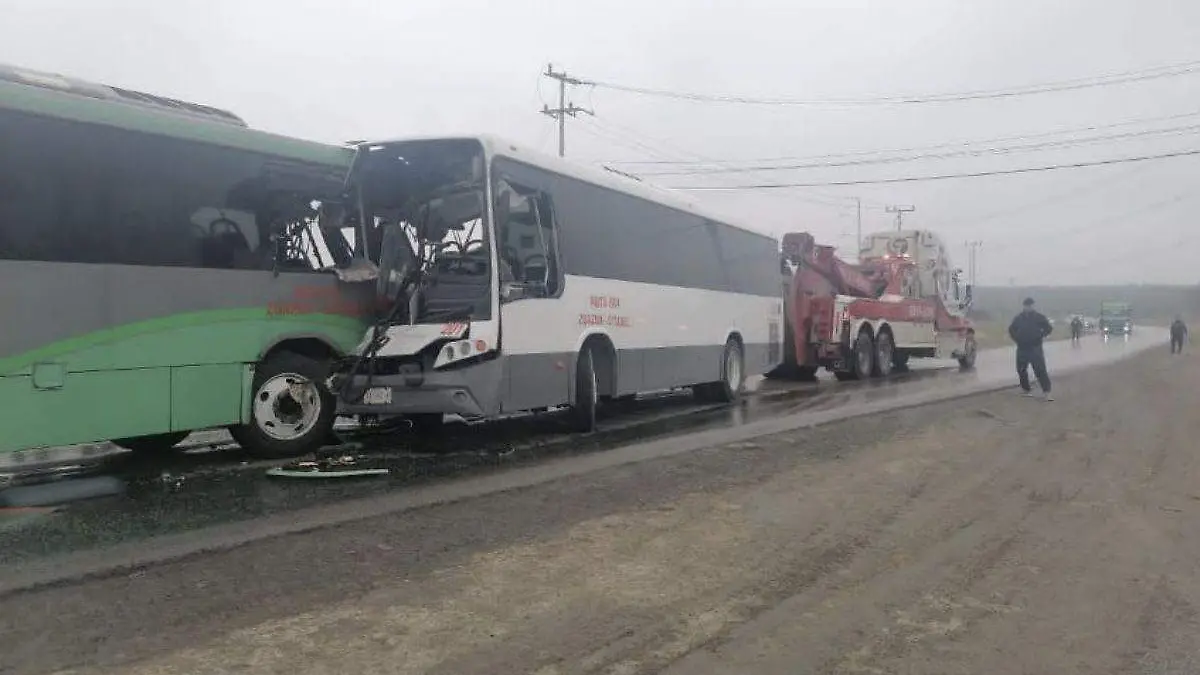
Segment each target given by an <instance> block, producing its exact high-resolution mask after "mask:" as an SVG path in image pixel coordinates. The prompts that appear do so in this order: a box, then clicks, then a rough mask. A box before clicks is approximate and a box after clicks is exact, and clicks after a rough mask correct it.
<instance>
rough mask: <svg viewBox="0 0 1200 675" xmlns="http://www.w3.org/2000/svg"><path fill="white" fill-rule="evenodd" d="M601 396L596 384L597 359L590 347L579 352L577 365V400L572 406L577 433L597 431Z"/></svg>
mask: <svg viewBox="0 0 1200 675" xmlns="http://www.w3.org/2000/svg"><path fill="white" fill-rule="evenodd" d="M599 403H600V396H599V392H598V386H597V382H596V359H595V357H594V356H593V354H592V349H591V347H590V346H585V347H584V348H583V350H582V351H580V352H579V358H578V359H577V360H576V363H575V400H574V402H573V403H572V404H571V421H572V424H571V426H572V427H574V429H575V431H579V432H582V433H589V432H592V431H595V430H596V408H597V406H598V405H599Z"/></svg>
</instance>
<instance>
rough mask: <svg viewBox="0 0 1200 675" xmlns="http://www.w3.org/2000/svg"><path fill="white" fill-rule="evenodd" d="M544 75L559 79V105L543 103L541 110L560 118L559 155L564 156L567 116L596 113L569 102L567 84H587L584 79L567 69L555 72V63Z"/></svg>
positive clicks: (548, 66)
mask: <svg viewBox="0 0 1200 675" xmlns="http://www.w3.org/2000/svg"><path fill="white" fill-rule="evenodd" d="M544 75H545V76H546V77H548V78H550V79H552V80H558V107H557V108H551V107H550V106H548V105H546V104H544V103H543V104H542V111H541V112H542V114H543V115H546V116H547V117H551V118H554V119H556V120H558V156H559V157H562V156H564V155H565V154H566V152H567V116H568V115H570V116H571V117H576V116H577V115H578V114H579V113H584V114H587V115H595V114H596V113H594V112H592V111H591V110H588V109H587V108H580V107H579V106H576V105H575V104H574V103H567V85H568V84H569V85H572V86H574V85H577V84H585V82H584V81H583V80H580V79H579V78H575V77H571V76H570V75H567V73H566V71H562V72H555V71H554V64H548V65H547V66H546V72H545V73H544Z"/></svg>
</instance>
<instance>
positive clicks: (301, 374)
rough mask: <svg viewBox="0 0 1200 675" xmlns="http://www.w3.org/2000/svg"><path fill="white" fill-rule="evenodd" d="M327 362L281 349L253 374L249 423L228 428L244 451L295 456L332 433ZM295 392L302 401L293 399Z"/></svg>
mask: <svg viewBox="0 0 1200 675" xmlns="http://www.w3.org/2000/svg"><path fill="white" fill-rule="evenodd" d="M328 374H329V362H327V361H323V360H317V359H312V358H309V357H307V356H302V355H300V354H296V353H294V352H279V353H277V354H275V355H274V356H271V357H270V358H268V359H267V360H266V361H264V362H263V363H261V364H259V366H258V368H257V370H256V372H255V373H254V385H253V389H252V391H253V395H252V397H251V404H250V423H249V424H240V425H237V426H234V427H230V429H229V433H230V434H232V435H233V438H234V440H236V441H237V442H238V444H239V445H241V446H242V449H243V450H245V451H246V453H247V454H250V455H253V456H254V457H262V458H270V459H274V458H281V457H296V456H298V455H304V454H308V453H310V452H314V451H316V450H318V449H319V448H320V447H321V446H322V445H324V444H325V442H326V441H327V440H328V439H329V438H330V436H331V434H332V432H333V420H334V417H335V416H336V414H337V400H336V398H335V397H334V395H333V393H332V392H330V391H329V390H328V389H327V388H326V387H325V378H326V376H327V375H328ZM294 392H295V393H296V394H298V395H299V396H300V398H301V399H302V400H299V401H298V400H297V399H296V398H295V396H294Z"/></svg>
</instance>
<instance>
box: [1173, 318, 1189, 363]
mask: <svg viewBox="0 0 1200 675" xmlns="http://www.w3.org/2000/svg"><path fill="white" fill-rule="evenodd" d="M1187 334H1188V333H1187V324H1186V323H1184V322H1183V317H1182V316H1179V315H1178V314H1176V315H1175V320H1174V321H1172V322H1171V353H1172V354H1182V353H1183V341H1184V340H1185V339H1187Z"/></svg>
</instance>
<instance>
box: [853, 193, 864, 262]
mask: <svg viewBox="0 0 1200 675" xmlns="http://www.w3.org/2000/svg"><path fill="white" fill-rule="evenodd" d="M854 222H855V224H856V225H857V226H858V241H856V242H855V246H857V247H858V250H857V251H855V253H854V256H855V259H858V258H861V257H862V244H863V242H862V198H861V197H855V198H854Z"/></svg>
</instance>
